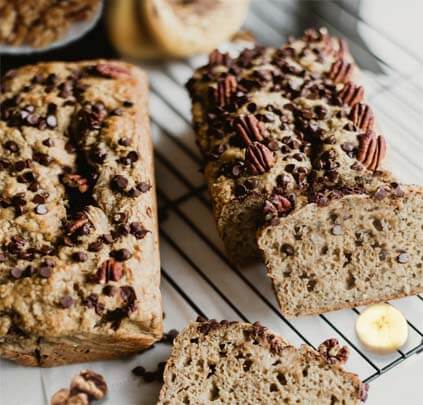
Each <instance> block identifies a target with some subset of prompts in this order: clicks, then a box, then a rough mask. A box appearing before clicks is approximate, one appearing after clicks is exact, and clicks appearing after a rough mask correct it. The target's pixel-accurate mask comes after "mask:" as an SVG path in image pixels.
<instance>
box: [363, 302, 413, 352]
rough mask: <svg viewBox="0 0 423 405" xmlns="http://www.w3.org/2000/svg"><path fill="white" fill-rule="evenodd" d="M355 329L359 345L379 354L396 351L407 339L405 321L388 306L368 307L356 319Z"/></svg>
mask: <svg viewBox="0 0 423 405" xmlns="http://www.w3.org/2000/svg"><path fill="white" fill-rule="evenodd" d="M355 327H356V332H357V335H358V337H359V339H360V341H361V343H362V344H363V345H364V346H365V347H366V348H367V349H369V350H370V351H372V352H375V353H379V354H387V353H392V352H394V351H395V350H398V349H399V348H400V347H401V346H402V345H403V344H404V343H405V342H406V341H407V337H408V325H407V321H406V320H405V318H404V316H403V315H402V314H401V312H400V311H398V310H397V309H396V308H394V307H393V306H392V305H389V304H376V305H371V306H370V307H368V308H367V309H366V310H365V311H364V312H363V313H362V314H361V315H360V316H359V317H358V319H357V322H356V325H355Z"/></svg>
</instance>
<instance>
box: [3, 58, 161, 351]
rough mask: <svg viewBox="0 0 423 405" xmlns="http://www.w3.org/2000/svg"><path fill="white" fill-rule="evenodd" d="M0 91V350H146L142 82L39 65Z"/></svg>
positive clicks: (155, 272) (155, 298)
mask: <svg viewBox="0 0 423 405" xmlns="http://www.w3.org/2000/svg"><path fill="white" fill-rule="evenodd" d="M1 86H2V88H1V90H2V91H1V96H0V103H1V120H0V206H1V209H0V343H1V342H2V341H3V342H8V341H9V340H11V339H15V338H22V341H24V340H25V339H29V338H30V337H34V339H36V338H37V337H44V338H45V337H61V336H76V337H78V338H80V339H84V337H85V336H88V335H89V336H92V335H99V336H101V335H107V336H109V337H110V336H117V337H120V338H127V339H130V338H134V339H137V338H139V337H140V336H144V338H145V343H150V344H151V343H152V342H153V341H154V340H155V339H157V338H158V337H160V335H161V332H162V324H161V319H162V311H161V304H160V292H159V277H160V276H159V259H158V241H157V221H156V203H155V196H154V183H153V182H154V180H153V167H152V151H151V139H150V132H149V125H148V113H147V106H146V104H147V103H146V100H147V92H148V88H147V79H146V76H145V74H144V73H143V72H142V71H140V70H139V69H137V68H135V67H133V66H131V65H129V64H124V63H121V62H114V61H113V62H110V61H90V62H82V63H42V64H38V65H35V66H26V67H23V68H21V69H18V70H16V71H9V72H8V73H7V74H6V75H5V76H4V78H3V80H2V83H1ZM0 353H1V344H0Z"/></svg>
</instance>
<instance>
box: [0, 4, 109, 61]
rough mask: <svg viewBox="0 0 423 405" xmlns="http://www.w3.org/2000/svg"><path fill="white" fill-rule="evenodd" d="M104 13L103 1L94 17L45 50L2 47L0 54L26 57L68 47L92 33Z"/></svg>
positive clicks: (76, 25) (25, 46)
mask: <svg viewBox="0 0 423 405" xmlns="http://www.w3.org/2000/svg"><path fill="white" fill-rule="evenodd" d="M102 11H103V2H102V1H101V2H100V4H99V5H98V7H97V10H96V11H95V12H94V15H93V16H92V17H91V18H90V19H89V20H87V21H81V22H76V23H73V24H72V25H71V26H70V28H69V30H68V32H67V33H66V35H64V36H62V37H60V38H59V39H58V40H57V41H55V42H53V43H51V44H50V45H47V46H45V47H44V48H34V47H32V46H29V45H21V46H14V45H0V54H9V55H24V54H26V55H27V54H31V53H40V52H46V51H51V50H52V49H55V48H60V47H62V46H65V45H68V44H70V43H71V42H74V41H76V40H77V39H79V38H81V37H82V36H83V35H85V34H86V33H87V32H88V31H91V30H92V29H93V28H94V26H95V25H96V24H97V21H98V20H99V18H100V16H101V14H102Z"/></svg>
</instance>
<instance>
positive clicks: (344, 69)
mask: <svg viewBox="0 0 423 405" xmlns="http://www.w3.org/2000/svg"><path fill="white" fill-rule="evenodd" d="M352 73H353V65H352V63H349V62H346V61H344V60H341V59H340V60H337V61H336V62H334V63H333V64H332V67H331V68H330V71H329V73H328V76H329V79H331V80H333V81H334V82H335V83H342V82H347V81H348V80H349V79H350V78H351V75H352Z"/></svg>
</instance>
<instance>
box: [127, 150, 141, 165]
mask: <svg viewBox="0 0 423 405" xmlns="http://www.w3.org/2000/svg"><path fill="white" fill-rule="evenodd" d="M126 157H127V158H128V159H129V160H130V161H131V162H136V161H137V160H138V158H139V156H138V153H137V152H135V151H134V150H133V151H131V152H129V153H128V155H127V156H126Z"/></svg>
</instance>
